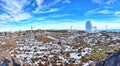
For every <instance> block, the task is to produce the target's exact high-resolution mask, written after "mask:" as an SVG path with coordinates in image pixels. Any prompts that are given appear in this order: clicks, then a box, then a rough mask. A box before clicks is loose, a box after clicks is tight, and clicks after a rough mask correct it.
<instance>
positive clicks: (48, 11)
mask: <svg viewBox="0 0 120 66" xmlns="http://www.w3.org/2000/svg"><path fill="white" fill-rule="evenodd" d="M56 11H59V9H58V8H51V9H49V10H47V11H33V13H50V12H56Z"/></svg>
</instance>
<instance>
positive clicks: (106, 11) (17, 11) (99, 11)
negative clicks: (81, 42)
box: [0, 0, 120, 31]
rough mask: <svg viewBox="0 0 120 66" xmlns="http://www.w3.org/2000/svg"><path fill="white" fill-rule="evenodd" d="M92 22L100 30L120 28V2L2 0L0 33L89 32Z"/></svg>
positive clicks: (115, 0)
mask: <svg viewBox="0 0 120 66" xmlns="http://www.w3.org/2000/svg"><path fill="white" fill-rule="evenodd" d="M87 20H91V21H92V22H93V24H94V26H97V28H98V29H105V26H106V25H108V28H109V29H119V28H120V0H0V31H10V30H11V29H13V30H28V29H30V27H31V25H34V26H35V27H36V29H70V27H71V26H72V27H73V29H80V30H84V29H85V22H86V21H87Z"/></svg>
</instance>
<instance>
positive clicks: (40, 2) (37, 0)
mask: <svg viewBox="0 0 120 66" xmlns="http://www.w3.org/2000/svg"><path fill="white" fill-rule="evenodd" d="M43 2H44V0H36V3H37V5H38V7H41V5H42V3H43Z"/></svg>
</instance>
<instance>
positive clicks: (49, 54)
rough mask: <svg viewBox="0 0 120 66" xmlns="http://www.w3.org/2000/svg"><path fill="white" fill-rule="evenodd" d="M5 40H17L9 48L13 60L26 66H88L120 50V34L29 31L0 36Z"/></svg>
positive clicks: (3, 33) (7, 33)
mask: <svg viewBox="0 0 120 66" xmlns="http://www.w3.org/2000/svg"><path fill="white" fill-rule="evenodd" d="M6 38H14V39H15V40H16V41H15V43H16V45H15V47H14V48H12V49H11V48H10V49H11V50H10V53H11V56H16V57H17V58H19V60H20V63H21V64H24V65H27V66H29V65H30V66H39V65H40V66H45V65H47V66H69V65H72V66H88V65H90V64H91V63H92V62H98V61H101V60H104V59H106V58H108V57H110V56H111V55H112V54H113V53H115V52H117V51H118V50H119V49H120V33H115V32H114V33H110V32H97V33H86V32H84V31H75V30H74V31H68V30H27V31H18V32H14V33H10V32H2V33H0V39H1V40H3V39H6ZM2 44H4V42H2V41H1V42H0V45H2ZM13 46H14V45H13ZM0 50H1V51H2V50H4V49H2V48H1V49H0Z"/></svg>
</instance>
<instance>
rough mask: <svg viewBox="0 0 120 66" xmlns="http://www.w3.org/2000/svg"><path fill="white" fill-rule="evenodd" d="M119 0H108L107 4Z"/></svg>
mask: <svg viewBox="0 0 120 66" xmlns="http://www.w3.org/2000/svg"><path fill="white" fill-rule="evenodd" d="M116 1H117V0H108V1H107V2H106V4H107V5H111V4H114V3H115V2H116Z"/></svg>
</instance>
